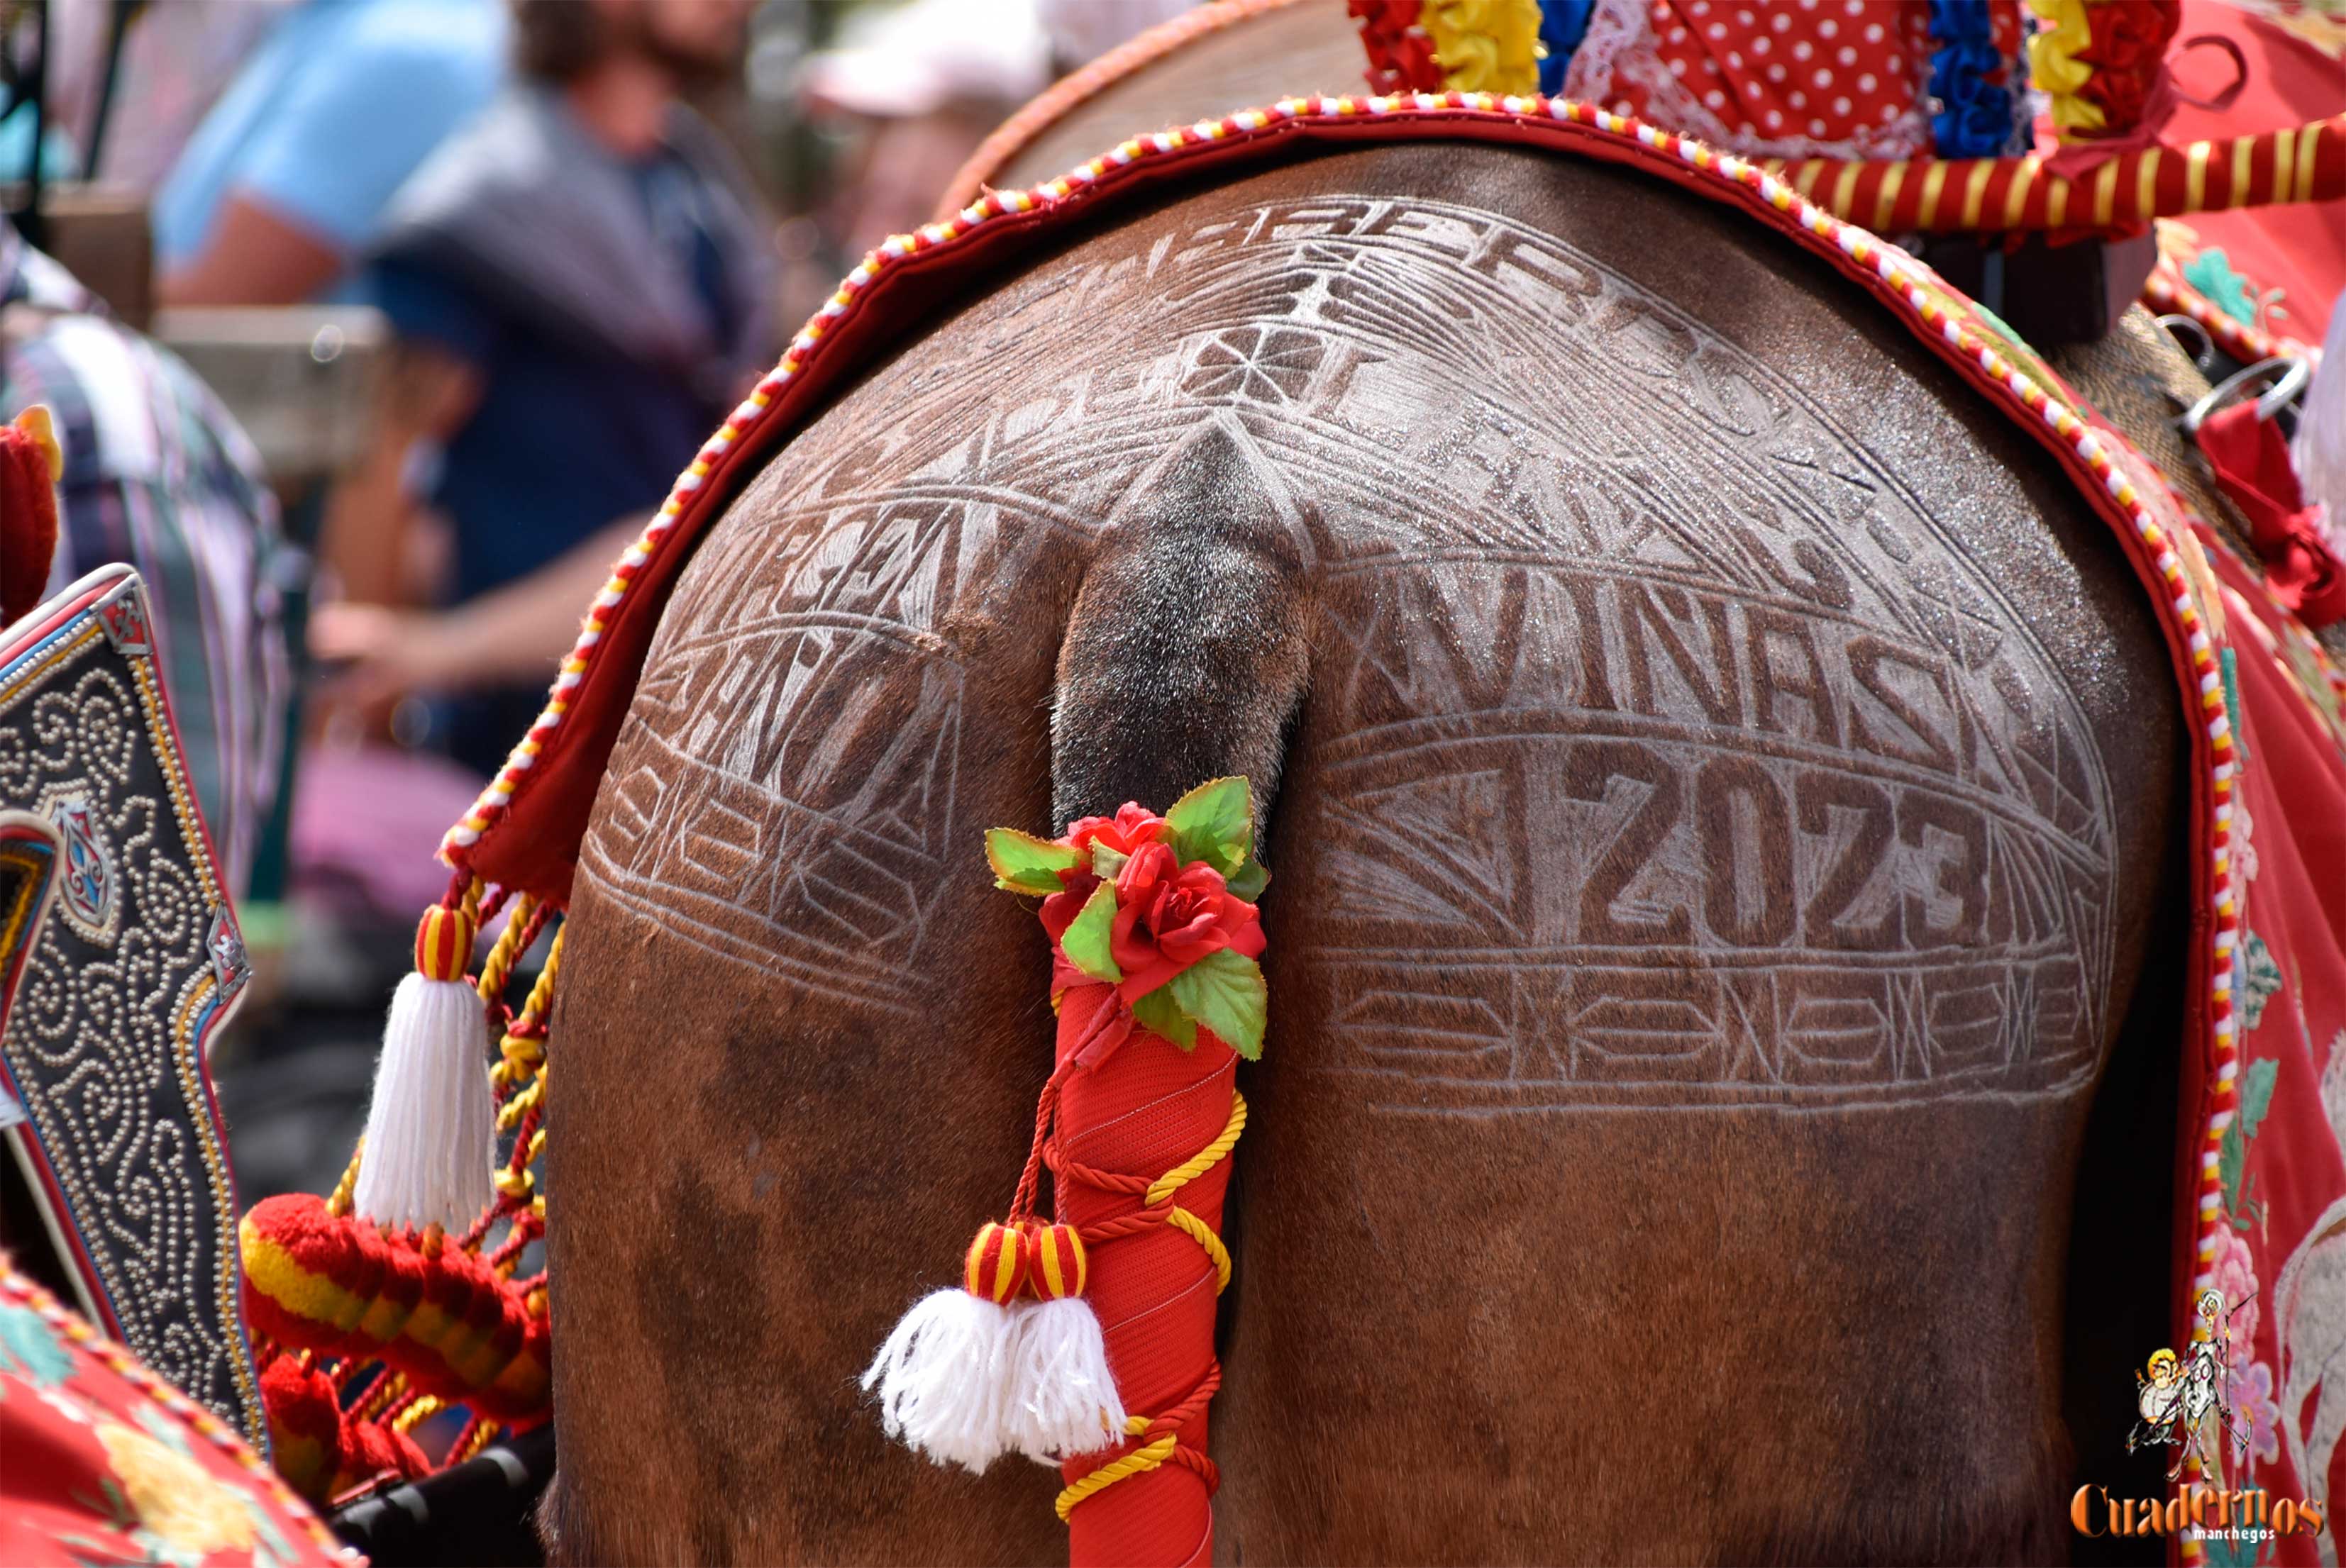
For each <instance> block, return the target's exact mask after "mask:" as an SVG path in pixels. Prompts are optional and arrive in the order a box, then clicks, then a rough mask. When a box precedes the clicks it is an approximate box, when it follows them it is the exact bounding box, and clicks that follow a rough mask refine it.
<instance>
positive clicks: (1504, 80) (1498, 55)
mask: <svg viewBox="0 0 2346 1568" xmlns="http://www.w3.org/2000/svg"><path fill="white" fill-rule="evenodd" d="M1419 21H1420V25H1423V27H1424V28H1425V32H1426V36H1427V37H1429V38H1431V39H1432V40H1433V58H1434V62H1435V64H1437V65H1439V66H1441V67H1442V85H1443V87H1448V88H1450V89H1452V90H1453V91H1455V92H1461V93H1524V94H1528V93H1535V92H1537V91H1538V90H1539V63H1540V61H1541V60H1542V59H1544V58H1545V57H1546V55H1547V50H1546V49H1545V46H1542V45H1541V43H1540V36H1539V30H1540V7H1539V0H1428V3H1427V5H1426V6H1425V9H1424V11H1423V14H1422V15H1421V16H1420V18H1419Z"/></svg>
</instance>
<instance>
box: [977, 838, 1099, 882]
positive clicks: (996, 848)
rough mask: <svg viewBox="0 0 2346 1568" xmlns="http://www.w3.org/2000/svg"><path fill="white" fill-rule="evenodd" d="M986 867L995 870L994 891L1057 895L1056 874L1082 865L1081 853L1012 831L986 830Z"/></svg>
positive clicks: (1062, 845) (1082, 855) (1080, 851)
mask: <svg viewBox="0 0 2346 1568" xmlns="http://www.w3.org/2000/svg"><path fill="white" fill-rule="evenodd" d="M985 863H986V864H987V865H989V866H992V867H993V868H994V886H995V887H997V888H1005V889H1007V890H1008V891H1011V892H1014V893H1056V892H1058V891H1062V884H1061V883H1060V881H1059V878H1058V873H1059V872H1061V871H1074V870H1075V869H1076V867H1078V866H1080V865H1082V864H1083V863H1084V852H1083V851H1082V850H1071V849H1068V848H1067V847H1066V845H1064V844H1055V843H1052V842H1051V841H1050V840H1048V839H1038V838H1036V837H1035V835H1034V834H1032V833H1022V832H1020V831H1019V830H1017V829H1015V828H988V829H987V830H985Z"/></svg>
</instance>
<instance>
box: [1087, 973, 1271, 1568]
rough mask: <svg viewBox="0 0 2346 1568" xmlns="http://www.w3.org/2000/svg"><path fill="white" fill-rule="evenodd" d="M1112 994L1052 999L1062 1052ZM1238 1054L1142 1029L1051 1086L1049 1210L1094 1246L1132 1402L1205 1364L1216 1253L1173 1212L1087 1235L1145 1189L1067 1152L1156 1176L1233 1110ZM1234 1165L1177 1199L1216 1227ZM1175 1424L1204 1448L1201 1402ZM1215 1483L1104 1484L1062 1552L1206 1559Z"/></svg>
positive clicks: (1209, 1366) (1180, 1471) (1113, 1363)
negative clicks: (1102, 1183) (1053, 1182)
mask: <svg viewBox="0 0 2346 1568" xmlns="http://www.w3.org/2000/svg"><path fill="white" fill-rule="evenodd" d="M1115 1005H1117V1001H1116V988H1115V987H1114V986H1111V985H1082V986H1076V987H1075V988H1073V989H1071V990H1069V991H1068V992H1067V993H1066V995H1065V996H1064V997H1063V998H1062V999H1061V1002H1060V1005H1059V1033H1058V1059H1059V1061H1060V1062H1062V1063H1065V1062H1066V1061H1067V1060H1068V1059H1069V1058H1070V1057H1071V1056H1072V1055H1073V1054H1075V1052H1076V1049H1077V1048H1078V1047H1079V1046H1080V1045H1081V1044H1083V1042H1084V1041H1085V1040H1086V1039H1087V1038H1088V1037H1090V1036H1091V1035H1092V1034H1093V1033H1095V1031H1094V1029H1093V1027H1092V1025H1093V1023H1094V1021H1095V1014H1096V1013H1097V1012H1098V1010H1099V1009H1100V1008H1102V1007H1112V1006H1115ZM1237 1067H1238V1057H1237V1056H1236V1054H1233V1053H1232V1052H1231V1050H1230V1048H1229V1046H1227V1045H1225V1044H1222V1042H1221V1041H1219V1040H1218V1039H1216V1038H1215V1037H1214V1035H1213V1033H1212V1032H1211V1031H1209V1030H1205V1029H1200V1030H1199V1032H1198V1045H1197V1049H1196V1050H1194V1051H1188V1052H1185V1051H1182V1050H1180V1049H1179V1048H1178V1047H1176V1046H1174V1045H1171V1044H1168V1043H1167V1042H1165V1041H1163V1040H1161V1039H1159V1038H1158V1037H1157V1036H1156V1035H1154V1034H1151V1033H1148V1031H1146V1030H1134V1031H1133V1032H1132V1033H1131V1035H1130V1037H1129V1038H1128V1039H1127V1040H1125V1041H1124V1043H1123V1044H1120V1045H1118V1046H1117V1047H1116V1048H1115V1049H1114V1050H1113V1051H1112V1052H1110V1053H1109V1054H1107V1057H1106V1059H1105V1060H1103V1061H1101V1062H1099V1063H1098V1064H1097V1065H1096V1066H1094V1067H1092V1068H1090V1069H1089V1070H1087V1071H1078V1072H1071V1073H1069V1074H1067V1075H1066V1079H1065V1081H1064V1083H1063V1085H1062V1087H1061V1089H1060V1091H1059V1105H1058V1133H1057V1135H1056V1140H1055V1145H1056V1150H1057V1154H1058V1158H1057V1159H1056V1160H1055V1162H1054V1163H1055V1164H1057V1165H1060V1166H1062V1167H1063V1174H1062V1175H1061V1176H1059V1179H1058V1182H1057V1186H1056V1192H1057V1207H1058V1216H1059V1219H1060V1221H1061V1223H1063V1224H1068V1225H1074V1226H1076V1227H1078V1228H1079V1229H1080V1230H1081V1232H1082V1233H1083V1237H1084V1240H1085V1244H1086V1248H1087V1249H1088V1252H1089V1255H1090V1259H1091V1276H1090V1281H1089V1283H1088V1285H1087V1287H1086V1289H1085V1292H1084V1294H1085V1296H1086V1298H1088V1299H1089V1300H1090V1302H1091V1304H1092V1309H1093V1311H1094V1312H1096V1314H1098V1317H1099V1320H1100V1328H1101V1329H1102V1331H1103V1333H1104V1335H1105V1338H1106V1340H1107V1360H1108V1367H1109V1369H1110V1370H1111V1371H1113V1372H1114V1373H1115V1375H1116V1386H1117V1391H1118V1392H1119V1393H1120V1394H1121V1395H1122V1396H1123V1398H1124V1406H1125V1409H1126V1410H1127V1411H1129V1412H1130V1413H1131V1414H1133V1415H1137V1416H1157V1415H1161V1414H1163V1413H1164V1412H1166V1411H1168V1410H1171V1409H1172V1408H1173V1407H1175V1406H1176V1405H1178V1404H1180V1403H1182V1402H1183V1401H1184V1400H1188V1398H1189V1397H1190V1395H1191V1394H1192V1393H1194V1392H1195V1391H1196V1390H1198V1389H1199V1386H1200V1385H1201V1384H1202V1383H1203V1382H1204V1381H1205V1380H1206V1379H1207V1378H1208V1377H1209V1376H1210V1375H1211V1374H1212V1372H1213V1369H1214V1299H1215V1268H1214V1264H1213V1260H1212V1259H1211V1258H1209V1257H1207V1256H1206V1253H1205V1251H1204V1249H1203V1248H1201V1247H1199V1245H1198V1243H1197V1242H1195V1241H1193V1240H1191V1239H1190V1237H1188V1235H1187V1234H1185V1233H1184V1232H1182V1231H1180V1230H1178V1229H1176V1228H1175V1227H1172V1226H1169V1225H1161V1224H1144V1225H1140V1226H1137V1227H1133V1228H1132V1229H1131V1231H1130V1233H1129V1234H1123V1235H1116V1234H1111V1235H1109V1236H1107V1237H1103V1238H1102V1239H1099V1240H1097V1241H1095V1240H1093V1235H1094V1232H1095V1231H1096V1230H1097V1229H1098V1228H1099V1227H1103V1226H1106V1225H1107V1224H1108V1223H1109V1222H1111V1221H1115V1220H1119V1219H1123V1218H1125V1217H1128V1216H1132V1215H1136V1214H1138V1213H1139V1212H1140V1211H1141V1209H1142V1207H1143V1204H1142V1199H1141V1196H1139V1195H1137V1194H1130V1193H1117V1192H1107V1191H1103V1190H1102V1189H1100V1188H1099V1187H1097V1186H1092V1185H1090V1184H1089V1183H1086V1182H1084V1181H1082V1180H1080V1179H1078V1178H1076V1177H1072V1176H1068V1175H1066V1174H1065V1172H1064V1166H1066V1164H1067V1163H1070V1162H1072V1163H1074V1164H1076V1165H1082V1166H1091V1167H1092V1168H1094V1169H1095V1170H1100V1171H1112V1172H1115V1173H1117V1174H1118V1175H1123V1176H1139V1177H1142V1178H1145V1179H1148V1180H1151V1181H1153V1180H1155V1179H1156V1178H1157V1177H1158V1176H1163V1175H1164V1174H1165V1173H1166V1172H1168V1171H1169V1170H1171V1169H1173V1168H1174V1167H1175V1166H1179V1165H1181V1164H1182V1163H1183V1162H1185V1161H1187V1160H1188V1159H1190V1158H1191V1157H1192V1156H1195V1155H1196V1154H1197V1153H1198V1152H1199V1150H1201V1149H1203V1148H1204V1147H1205V1146H1206V1145H1208V1144H1209V1143H1211V1142H1213V1141H1214V1138H1215V1137H1216V1136H1217V1135H1219V1133H1220V1132H1221V1130H1222V1128H1223V1127H1224V1125H1227V1124H1228V1122H1229V1115H1230V1095H1231V1093H1232V1089H1233V1085H1234V1081H1235V1079H1236V1075H1237ZM1229 1176H1230V1162H1229V1160H1228V1159H1223V1160H1220V1161H1219V1162H1217V1163H1216V1164H1215V1165H1214V1166H1213V1168H1211V1169H1210V1170H1209V1171H1207V1172H1206V1173H1205V1174H1204V1175H1202V1176H1199V1177H1197V1178H1196V1179H1195V1180H1193V1181H1191V1182H1189V1183H1188V1185H1186V1186H1183V1187H1182V1188H1181V1189H1180V1191H1179V1192H1178V1193H1177V1194H1175V1195H1174V1196H1173V1199H1172V1201H1173V1202H1174V1203H1176V1204H1178V1205H1179V1206H1180V1207H1183V1208H1186V1209H1188V1211H1189V1212H1190V1213H1192V1214H1194V1215H1196V1216H1197V1217H1199V1219H1202V1220H1204V1221H1205V1222H1206V1223H1207V1224H1208V1225H1209V1226H1211V1227H1214V1228H1215V1229H1216V1230H1217V1231H1219V1230H1220V1228H1221V1224H1222V1196H1223V1194H1224V1192H1225V1191H1226V1190H1227V1189H1228V1187H1229ZM1179 1437H1180V1441H1181V1445H1182V1446H1183V1447H1184V1448H1188V1449H1194V1450H1196V1451H1197V1452H1198V1454H1199V1456H1200V1457H1202V1456H1203V1454H1204V1452H1205V1448H1206V1415H1205V1411H1204V1410H1203V1409H1202V1408H1201V1409H1200V1410H1199V1411H1198V1413H1197V1414H1196V1415H1195V1416H1194V1417H1192V1418H1191V1419H1190V1420H1188V1422H1187V1423H1186V1424H1185V1425H1184V1426H1183V1427H1182V1428H1181V1429H1180V1431H1179ZM1142 1441H1143V1440H1140V1439H1127V1441H1125V1442H1124V1443H1123V1444H1122V1445H1120V1446H1119V1447H1117V1448H1114V1449H1110V1450H1107V1451H1104V1452H1101V1453H1096V1454H1086V1455H1085V1456H1083V1457H1082V1458H1081V1459H1077V1460H1071V1461H1068V1462H1067V1463H1066V1464H1065V1465H1063V1466H1061V1474H1062V1475H1063V1476H1064V1477H1065V1478H1066V1481H1068V1482H1069V1483H1073V1482H1074V1481H1076V1480H1077V1479H1078V1478H1080V1477H1082V1476H1084V1475H1086V1474H1088V1473H1090V1472H1091V1471H1095V1470H1096V1469H1098V1468H1099V1467H1100V1466H1101V1465H1103V1464H1106V1463H1107V1462H1109V1461H1113V1460H1115V1459H1116V1458H1117V1457H1118V1456H1120V1455H1122V1454H1125V1453H1127V1452H1130V1451H1133V1450H1134V1449H1137V1448H1138V1447H1140V1446H1141V1445H1142ZM1211 1491H1212V1489H1211V1487H1210V1486H1209V1483H1208V1481H1207V1479H1206V1475H1205V1473H1204V1472H1202V1471H1200V1470H1199V1469H1194V1468H1192V1467H1190V1466H1188V1465H1186V1464H1178V1463H1168V1464H1166V1465H1162V1466H1160V1467H1159V1468H1158V1469H1156V1470H1153V1471H1148V1472H1146V1473H1144V1474H1140V1475H1135V1476H1129V1477H1127V1478H1126V1479H1124V1480H1122V1481H1117V1482H1116V1483H1115V1484H1114V1485H1112V1486H1108V1487H1106V1488H1103V1489H1102V1490H1101V1491H1099V1492H1095V1493H1093V1494H1092V1495H1091V1496H1090V1497H1087V1498H1086V1499H1085V1500H1084V1501H1083V1502H1079V1503H1077V1504H1076V1508H1075V1512H1073V1513H1072V1514H1070V1515H1069V1516H1068V1521H1067V1526H1068V1533H1069V1540H1068V1554H1069V1560H1070V1561H1071V1562H1072V1563H1074V1564H1075V1568H1090V1565H1094V1564H1101V1565H1105V1564H1132V1565H1136V1568H1138V1565H1156V1564H1168V1565H1173V1564H1188V1563H1206V1562H1208V1561H1209V1560H1211V1558H1212V1556H1213V1544H1214V1515H1213V1505H1212V1502H1211Z"/></svg>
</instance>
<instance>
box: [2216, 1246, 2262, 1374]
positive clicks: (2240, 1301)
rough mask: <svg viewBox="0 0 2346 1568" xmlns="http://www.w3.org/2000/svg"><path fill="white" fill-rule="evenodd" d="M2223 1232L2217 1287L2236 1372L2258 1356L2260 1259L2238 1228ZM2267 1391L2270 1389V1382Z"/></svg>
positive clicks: (2230, 1358)
mask: <svg viewBox="0 0 2346 1568" xmlns="http://www.w3.org/2000/svg"><path fill="white" fill-rule="evenodd" d="M2222 1235H2223V1240H2221V1241H2220V1242H2219V1243H2218V1244H2217V1252H2216V1289H2217V1291H2218V1293H2219V1294H2220V1295H2221V1296H2222V1297H2223V1298H2224V1311H2225V1314H2226V1315H2227V1316H2228V1317H2229V1319H2231V1321H2230V1323H2229V1325H2228V1327H2229V1329H2230V1338H2229V1341H2228V1346H2229V1348H2228V1349H2227V1350H2226V1352H2225V1359H2226V1361H2227V1362H2229V1365H2230V1367H2231V1369H2232V1370H2233V1371H2234V1372H2235V1373H2241V1372H2245V1371H2247V1369H2248V1367H2249V1362H2251V1361H2253V1360H2254V1359H2256V1354H2257V1351H2256V1344H2255V1340H2256V1337H2257V1324H2258V1322H2259V1320H2260V1318H2261V1314H2262V1310H2263V1309H2262V1308H2261V1306H2260V1305H2259V1296H2258V1294H2257V1260H2256V1257H2255V1256H2254V1255H2253V1254H2252V1253H2250V1252H2249V1243H2248V1238H2247V1237H2243V1236H2242V1235H2241V1234H2240V1233H2239V1231H2237V1230H2235V1229H2233V1228H2232V1227H2229V1226H2226V1227H2223V1231H2222ZM2266 1391H2267V1392H2268V1393H2270V1391H2271V1388H2270V1383H2269V1384H2268V1385H2267V1389H2266Z"/></svg>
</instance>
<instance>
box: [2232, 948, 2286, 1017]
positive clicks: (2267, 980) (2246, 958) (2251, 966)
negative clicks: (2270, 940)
mask: <svg viewBox="0 0 2346 1568" xmlns="http://www.w3.org/2000/svg"><path fill="white" fill-rule="evenodd" d="M2233 985H2234V988H2235V989H2234V996H2235V997H2236V999H2237V1000H2236V1002H2235V1003H2234V1004H2235V1005H2236V1006H2238V1007H2239V1010H2240V1032H2241V1033H2244V1034H2245V1033H2248V1032H2249V1030H2251V1029H2254V1028H2255V1027H2256V1026H2257V1025H2258V1024H2259V1023H2263V1022H2264V1016H2265V1003H2268V1002H2270V1001H2271V1000H2272V999H2273V997H2274V996H2275V995H2277V994H2279V993H2280V985H2281V973H2280V964H2278V963H2275V962H2273V956H2272V950H2271V949H2270V948H2269V947H2267V946H2265V939H2264V938H2262V937H2260V936H2259V935H2258V934H2257V933H2256V932H2249V940H2248V941H2247V942H2245V943H2244V944H2242V946H2241V948H2240V961H2239V972H2238V973H2237V975H2236V976H2235V977H2234V979H2233Z"/></svg>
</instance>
